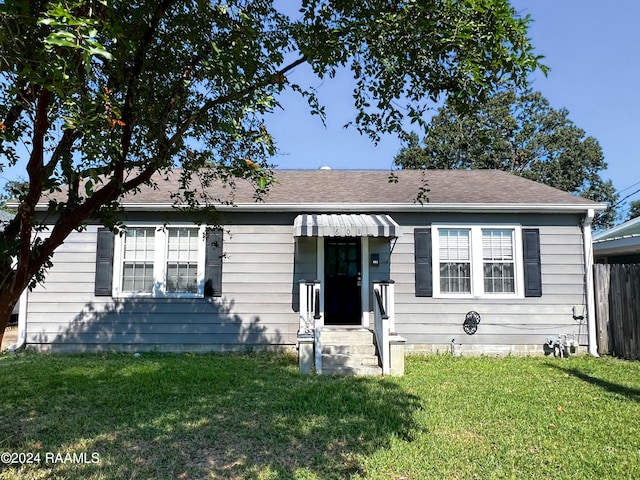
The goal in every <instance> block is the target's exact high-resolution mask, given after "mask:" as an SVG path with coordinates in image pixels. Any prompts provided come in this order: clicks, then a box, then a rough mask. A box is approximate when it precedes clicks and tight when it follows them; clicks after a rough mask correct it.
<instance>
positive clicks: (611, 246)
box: [593, 217, 640, 257]
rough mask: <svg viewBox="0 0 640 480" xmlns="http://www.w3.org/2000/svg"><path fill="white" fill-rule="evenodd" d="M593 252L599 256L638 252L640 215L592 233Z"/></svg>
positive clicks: (639, 248) (639, 250) (639, 246)
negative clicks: (595, 233) (602, 230)
mask: <svg viewBox="0 0 640 480" xmlns="http://www.w3.org/2000/svg"><path fill="white" fill-rule="evenodd" d="M593 253H594V255H596V256H601V257H602V256H614V255H631V254H636V253H640V217H636V218H633V219H631V220H629V221H627V222H624V223H621V224H620V225H616V226H615V227H613V228H610V229H609V230H605V231H604V232H600V233H598V234H597V235H594V236H593Z"/></svg>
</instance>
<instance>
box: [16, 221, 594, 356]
mask: <svg viewBox="0 0 640 480" xmlns="http://www.w3.org/2000/svg"><path fill="white" fill-rule="evenodd" d="M392 216H393V217H394V219H395V220H396V221H398V223H400V224H401V225H402V229H403V232H404V234H403V236H402V237H400V238H399V239H398V240H397V242H396V243H395V244H394V241H393V240H391V241H390V240H389V239H387V238H370V239H368V242H369V253H370V254H378V255H379V258H380V264H379V265H378V266H377V267H370V269H369V279H370V282H373V281H376V280H387V279H392V280H394V281H395V285H396V306H395V310H396V330H397V331H398V333H399V334H401V335H402V336H404V337H405V338H406V339H407V342H408V344H409V346H410V348H412V347H416V348H418V347H420V346H429V345H446V344H449V343H450V342H451V341H452V340H455V342H456V343H458V344H464V345H470V346H479V347H482V346H489V345H491V346H495V345H539V346H541V345H542V344H544V342H545V340H546V338H547V337H548V336H551V335H558V334H559V333H572V334H575V335H578V336H579V340H580V341H581V343H583V344H584V343H586V333H587V329H586V321H576V320H574V319H573V317H572V310H571V309H572V306H573V305H583V304H584V303H585V292H584V265H583V246H582V232H581V229H580V226H579V218H578V217H577V216H570V215H546V216H545V215H528V216H522V215H511V216H507V215H448V216H445V215H424V214H408V213H407V214H393V215H392ZM294 217H295V214H293V213H292V214H273V215H272V214H246V213H240V214H235V215H229V216H228V218H227V221H226V222H225V226H224V228H225V235H224V253H225V258H224V260H223V274H222V297H220V298H211V299H112V298H110V297H96V296H94V287H93V282H94V276H95V255H96V232H97V227H95V226H92V227H89V229H88V230H87V231H85V232H80V233H73V234H72V235H71V236H70V237H69V239H68V240H67V242H66V243H65V244H64V245H63V246H62V247H61V248H60V249H59V250H58V251H57V252H56V254H55V255H54V267H53V268H52V269H51V271H50V272H49V274H48V276H47V278H46V283H45V284H44V285H43V286H39V287H38V288H36V289H35V290H34V291H33V292H31V293H30V294H29V302H28V307H27V308H28V310H27V342H28V343H29V344H32V345H34V346H36V347H38V348H40V349H43V350H47V349H51V350H57V351H95V350H129V351H143V350H162V351H209V350H213V351H220V350H228V349H234V350H242V349H244V348H247V347H249V346H257V347H258V348H260V347H293V346H294V345H295V342H296V332H297V329H298V313H297V311H298V309H299V308H298V307H299V305H298V292H299V281H300V280H302V279H304V280H315V279H316V277H317V275H318V273H317V269H316V267H317V262H318V258H317V252H316V245H317V239H316V238H297V239H296V238H294V237H293V218H294ZM136 220H137V219H135V218H132V219H131V221H136ZM444 221H447V222H456V223H469V222H473V223H482V224H491V223H503V224H504V223H520V224H522V226H523V227H530V226H531V227H537V228H539V230H540V244H541V245H540V248H541V261H542V281H543V285H542V291H543V294H542V296H541V297H534V298H523V299H509V300H499V299H480V300H472V299H465V300H459V299H456V300H453V299H437V298H429V297H416V296H415V287H414V248H413V230H414V228H417V227H424V226H426V225H429V224H431V223H433V222H444ZM158 223H159V224H160V223H162V222H161V221H159V222H158ZM363 262H364V263H365V264H367V265H369V264H370V258H364V259H363ZM370 292H372V289H370ZM371 305H373V303H372V300H371V298H370V306H371ZM470 310H475V311H477V312H478V313H479V314H480V315H481V317H482V321H481V323H480V325H479V328H478V331H477V333H476V334H475V335H471V336H469V335H466V334H465V333H464V331H463V328H462V324H463V321H464V317H465V314H466V313H467V312H468V311H470Z"/></svg>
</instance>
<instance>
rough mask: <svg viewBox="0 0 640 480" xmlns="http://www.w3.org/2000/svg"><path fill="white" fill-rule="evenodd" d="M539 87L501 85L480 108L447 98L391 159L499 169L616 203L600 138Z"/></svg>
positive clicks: (606, 220) (600, 222)
mask: <svg viewBox="0 0 640 480" xmlns="http://www.w3.org/2000/svg"><path fill="white" fill-rule="evenodd" d="M568 115H569V112H568V111H567V110H566V109H560V110H556V109H554V108H552V107H551V106H550V105H549V102H548V101H547V100H546V99H545V98H544V97H542V95H541V94H540V93H537V92H530V91H523V92H520V93H515V92H514V91H513V90H504V91H501V92H498V93H496V94H494V95H492V96H490V97H489V98H488V99H487V101H486V102H484V103H482V104H479V105H478V106H477V109H475V110H470V111H458V110H456V106H455V105H454V104H453V103H452V102H447V103H446V104H445V106H444V107H442V108H440V110H439V111H438V114H437V115H436V116H434V117H433V118H432V120H431V123H430V124H429V126H428V128H427V129H426V136H425V138H424V140H423V146H420V141H419V138H418V136H417V135H415V134H414V135H413V136H410V137H409V139H408V142H407V144H406V147H405V148H403V149H402V150H401V151H400V153H399V154H398V156H397V157H396V158H395V163H396V164H397V165H399V166H401V167H402V168H442V169H472V168H486V169H497V170H504V171H508V172H511V173H514V174H516V175H521V176H523V177H525V178H529V179H531V180H535V181H537V182H541V183H545V184H547V185H550V186H552V187H555V188H559V189H561V190H565V191H567V192H571V193H574V194H577V195H581V196H583V197H585V198H589V199H591V200H595V201H598V202H608V203H609V204H610V205H612V206H613V205H614V204H615V199H616V194H615V191H614V190H613V186H612V185H611V182H609V181H604V180H603V179H602V178H601V177H600V173H601V172H602V171H603V170H604V169H606V167H607V164H606V162H605V161H604V157H603V153H602V149H601V148H600V144H599V143H598V141H597V140H596V139H595V138H593V137H589V136H587V135H586V133H585V132H584V130H582V129H580V128H578V127H577V126H576V125H575V124H574V123H573V122H572V121H571V120H570V119H569V117H568ZM614 220H615V210H614V209H613V207H612V209H610V210H609V211H607V212H605V214H604V215H600V216H599V217H598V218H597V219H596V221H595V225H596V227H597V228H602V227H604V226H608V225H611V224H612V223H613V221H614Z"/></svg>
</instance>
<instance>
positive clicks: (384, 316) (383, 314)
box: [374, 290, 389, 320]
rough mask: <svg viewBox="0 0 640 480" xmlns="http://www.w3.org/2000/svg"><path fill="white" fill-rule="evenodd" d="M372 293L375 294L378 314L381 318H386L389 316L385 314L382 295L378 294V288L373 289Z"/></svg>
mask: <svg viewBox="0 0 640 480" xmlns="http://www.w3.org/2000/svg"><path fill="white" fill-rule="evenodd" d="M374 293H375V295H376V302H377V303H378V308H379V309H380V316H381V317H382V319H383V320H387V319H388V318H389V315H387V312H386V311H385V309H384V303H383V301H382V295H380V291H378V290H374Z"/></svg>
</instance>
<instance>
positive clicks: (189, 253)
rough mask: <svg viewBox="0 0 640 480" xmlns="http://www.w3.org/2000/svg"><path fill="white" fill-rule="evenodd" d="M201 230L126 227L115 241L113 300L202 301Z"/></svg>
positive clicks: (203, 234) (202, 233)
mask: <svg viewBox="0 0 640 480" xmlns="http://www.w3.org/2000/svg"><path fill="white" fill-rule="evenodd" d="M206 245H207V242H206V241H205V229H204V227H163V228H156V227H130V228H128V229H127V230H126V232H125V233H124V235H122V236H121V237H116V239H115V254H114V257H115V261H114V273H113V291H114V295H115V296H121V297H128V296H155V297H162V296H166V297H202V296H204V283H205V281H204V280H205V279H204V277H205V265H206V262H205V253H206V252H205V250H207V247H206Z"/></svg>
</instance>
